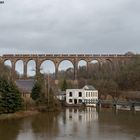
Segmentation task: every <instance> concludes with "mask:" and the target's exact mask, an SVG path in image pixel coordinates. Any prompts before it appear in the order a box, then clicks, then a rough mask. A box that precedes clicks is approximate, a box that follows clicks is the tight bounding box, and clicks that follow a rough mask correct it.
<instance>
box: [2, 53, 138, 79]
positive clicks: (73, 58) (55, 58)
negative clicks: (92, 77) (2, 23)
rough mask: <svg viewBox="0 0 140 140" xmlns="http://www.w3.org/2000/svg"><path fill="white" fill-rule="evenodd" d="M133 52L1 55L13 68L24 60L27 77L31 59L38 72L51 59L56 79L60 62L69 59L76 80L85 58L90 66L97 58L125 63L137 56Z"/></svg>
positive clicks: (100, 62)
mask: <svg viewBox="0 0 140 140" xmlns="http://www.w3.org/2000/svg"><path fill="white" fill-rule="evenodd" d="M135 56H136V55H132V54H124V55H122V54H4V55H3V56H1V57H0V59H1V61H2V63H4V62H5V61H7V60H10V61H11V64H12V69H13V70H15V64H16V62H17V61H18V60H22V61H23V64H24V78H26V77H27V64H28V62H29V61H30V60H34V61H35V63H36V73H39V72H40V66H41V64H42V63H43V62H44V61H46V60H51V61H52V62H53V63H54V66H55V80H57V78H58V67H59V64H60V63H61V62H62V61H64V60H69V61H70V62H71V63H72V64H73V68H74V80H77V76H78V63H79V62H80V61H81V60H84V61H85V62H86V63H87V73H88V66H89V64H90V62H91V61H93V60H97V61H98V62H99V65H102V63H103V62H110V63H112V62H113V63H116V64H117V63H118V62H119V61H121V62H122V63H124V62H125V61H127V60H130V59H131V58H133V57H135Z"/></svg>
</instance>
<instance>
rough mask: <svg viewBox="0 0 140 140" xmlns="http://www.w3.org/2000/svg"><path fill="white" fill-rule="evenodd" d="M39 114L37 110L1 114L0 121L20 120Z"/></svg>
mask: <svg viewBox="0 0 140 140" xmlns="http://www.w3.org/2000/svg"><path fill="white" fill-rule="evenodd" d="M39 113H40V112H39V111H37V110H33V111H32V110H27V111H19V112H15V113H10V114H1V115H0V121H2V120H12V119H22V118H25V117H29V116H33V115H37V114H39Z"/></svg>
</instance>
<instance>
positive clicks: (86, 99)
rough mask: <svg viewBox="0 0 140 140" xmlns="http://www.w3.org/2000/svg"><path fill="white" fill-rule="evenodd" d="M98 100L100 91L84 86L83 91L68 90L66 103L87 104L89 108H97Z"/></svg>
mask: <svg viewBox="0 0 140 140" xmlns="http://www.w3.org/2000/svg"><path fill="white" fill-rule="evenodd" d="M97 100H98V90H96V89H95V88H94V87H93V86H88V85H86V86H84V87H83V88H82V89H67V90H66V103H67V104H69V105H78V104H85V105H87V106H96V103H95V102H96V101H97Z"/></svg>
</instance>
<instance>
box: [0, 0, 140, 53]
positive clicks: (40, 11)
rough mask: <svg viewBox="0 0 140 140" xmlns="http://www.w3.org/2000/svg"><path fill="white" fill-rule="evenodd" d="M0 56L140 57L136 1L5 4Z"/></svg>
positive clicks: (0, 13)
mask: <svg viewBox="0 0 140 140" xmlns="http://www.w3.org/2000/svg"><path fill="white" fill-rule="evenodd" d="M4 1H5V4H0V55H2V54H5V53H10V54H11V53H93V54H94V53H125V52H127V51H133V52H134V53H140V0H4Z"/></svg>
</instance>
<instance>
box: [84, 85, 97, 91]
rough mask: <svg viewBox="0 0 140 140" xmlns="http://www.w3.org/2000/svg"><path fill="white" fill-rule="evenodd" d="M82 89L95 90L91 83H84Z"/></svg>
mask: <svg viewBox="0 0 140 140" xmlns="http://www.w3.org/2000/svg"><path fill="white" fill-rule="evenodd" d="M83 89H84V90H96V89H95V88H94V87H93V86H92V85H85V86H84V87H83Z"/></svg>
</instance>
